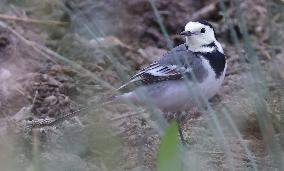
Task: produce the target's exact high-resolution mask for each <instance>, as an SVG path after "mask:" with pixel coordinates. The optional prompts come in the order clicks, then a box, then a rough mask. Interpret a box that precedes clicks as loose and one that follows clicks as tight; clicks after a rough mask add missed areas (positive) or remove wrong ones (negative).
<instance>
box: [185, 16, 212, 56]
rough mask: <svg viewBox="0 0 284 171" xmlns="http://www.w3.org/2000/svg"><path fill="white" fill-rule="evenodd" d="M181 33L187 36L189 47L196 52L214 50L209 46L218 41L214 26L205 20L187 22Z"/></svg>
mask: <svg viewBox="0 0 284 171" xmlns="http://www.w3.org/2000/svg"><path fill="white" fill-rule="evenodd" d="M181 35H182V36H185V39H186V44H187V45H188V47H189V49H190V50H192V51H196V52H198V51H200V52H203V51H204V52H206V51H212V47H209V46H210V44H212V43H214V42H215V41H216V38H215V33H214V28H213V26H212V25H211V24H210V23H209V22H207V21H205V20H198V21H191V22H189V23H187V24H186V26H185V29H184V31H183V32H181Z"/></svg>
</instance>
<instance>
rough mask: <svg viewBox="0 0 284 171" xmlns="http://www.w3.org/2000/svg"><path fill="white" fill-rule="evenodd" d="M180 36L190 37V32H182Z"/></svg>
mask: <svg viewBox="0 0 284 171" xmlns="http://www.w3.org/2000/svg"><path fill="white" fill-rule="evenodd" d="M180 35H182V36H191V35H192V33H191V32H190V31H183V32H181V33H180Z"/></svg>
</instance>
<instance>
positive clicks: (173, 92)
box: [115, 20, 227, 141]
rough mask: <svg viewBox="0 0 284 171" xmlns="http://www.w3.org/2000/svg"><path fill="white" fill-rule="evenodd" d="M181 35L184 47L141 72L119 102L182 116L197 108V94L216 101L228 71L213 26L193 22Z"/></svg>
mask: <svg viewBox="0 0 284 171" xmlns="http://www.w3.org/2000/svg"><path fill="white" fill-rule="evenodd" d="M181 35H182V36H185V39H186V42H185V43H184V44H181V45H179V46H177V47H175V48H173V49H172V50H170V51H169V52H167V53H166V54H164V55H163V56H162V57H161V58H160V59H159V60H157V61H155V62H153V63H152V64H150V65H149V66H147V67H145V68H143V69H142V70H140V71H138V72H137V74H135V75H134V76H133V77H131V79H130V81H129V82H127V83H126V84H124V85H122V86H121V87H120V88H119V89H118V90H119V91H121V92H122V94H120V95H118V96H116V98H115V99H118V100H120V101H128V102H132V103H133V104H136V105H142V106H146V105H149V103H151V105H154V106H156V107H158V108H159V109H161V110H162V111H163V112H179V111H184V110H187V109H190V108H192V107H194V106H195V105H197V104H196V102H195V101H196V100H194V98H193V92H196V91H197V90H198V91H200V92H201V93H202V94H203V96H204V97H205V98H207V99H210V98H211V97H213V96H214V95H215V94H216V93H217V92H218V90H219V88H220V87H221V84H222V82H223V80H224V77H225V72H226V68H227V64H226V58H225V55H224V51H223V48H222V47H221V44H220V43H219V42H218V41H217V40H216V37H215V32H214V28H213V26H212V25H211V24H210V23H209V22H207V21H205V20H198V21H192V22H189V23H187V24H186V26H185V30H184V31H183V32H181ZM142 96H143V97H142ZM179 131H180V136H181V139H182V141H184V139H183V136H182V132H181V130H180V129H179Z"/></svg>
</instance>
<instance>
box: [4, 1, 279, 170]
mask: <svg viewBox="0 0 284 171" xmlns="http://www.w3.org/2000/svg"><path fill="white" fill-rule="evenodd" d="M5 5H6V7H7V8H5V9H1V10H2V11H3V14H5V15H13V16H17V17H19V18H23V17H38V16H39V15H43V14H42V13H43V12H41V13H39V12H38V11H40V9H41V11H44V10H42V9H45V10H47V9H48V10H47V13H48V14H49V15H51V17H50V18H51V19H56V20H60V21H68V22H70V23H71V24H68V25H64V26H49V25H45V24H35V23H33V22H31V23H28V22H27V21H16V20H13V19H1V17H0V83H1V84H0V99H1V101H0V108H1V113H0V127H1V128H0V135H1V137H6V136H7V135H8V134H9V136H10V135H13V136H11V137H13V138H12V140H11V141H12V142H13V143H11V144H12V145H13V146H15V145H16V146H18V148H19V151H17V154H19V155H18V157H17V159H16V160H19V162H18V163H19V168H21V167H22V166H24V167H25V168H28V167H30V165H29V163H30V162H31V161H33V158H32V157H31V156H32V153H34V152H37V153H38V154H39V156H40V158H41V159H43V160H45V161H47V162H46V163H50V164H49V165H48V164H47V165H45V166H44V167H45V169H47V168H49V169H50V168H53V169H55V170H63V168H64V169H66V168H69V169H74V170H100V168H107V169H109V170H135V169H137V170H139V169H141V168H142V169H144V170H155V163H156V160H155V159H156V153H157V147H158V145H159V142H160V137H159V136H158V134H157V133H156V132H155V131H154V130H153V128H152V127H151V126H150V124H149V123H148V122H147V117H146V118H145V117H142V116H141V115H138V114H139V113H140V114H141V113H144V114H145V113H147V112H142V111H143V109H140V108H139V109H135V108H134V107H130V106H127V105H121V104H114V105H107V104H106V105H101V102H102V101H104V100H105V99H108V98H109V97H110V96H111V95H113V93H114V92H115V91H113V90H111V88H110V87H119V86H120V85H121V84H122V83H123V81H126V80H127V79H128V78H129V75H131V73H133V72H134V71H135V70H138V69H141V68H142V67H143V66H145V65H147V64H149V63H150V62H152V61H154V60H155V59H157V58H158V57H160V56H161V55H162V54H164V53H165V52H166V50H167V39H166V38H165V36H164V35H163V33H162V32H161V30H160V27H159V24H158V23H157V20H156V17H155V15H154V13H153V10H152V7H151V5H150V4H149V3H148V1H145V0H133V1H126V0H122V1H115V0H104V1H103V0H101V1H97V2H96V3H93V2H91V1H88V0H84V1H76V0H72V1H65V3H55V2H54V3H53V4H49V3H46V4H45V3H43V4H41V5H40V6H38V8H39V9H33V8H31V7H29V6H21V5H12V4H9V3H6V4H5ZM37 5H38V4H37ZM45 5H46V6H47V7H46V6H45ZM156 5H157V9H158V10H159V12H160V14H161V17H162V19H163V23H164V24H165V28H166V29H167V32H168V34H169V37H170V40H171V41H172V42H173V45H174V46H175V45H178V44H181V43H182V42H183V41H184V40H183V39H182V38H181V37H180V36H179V35H178V34H179V32H181V31H182V30H183V27H184V25H185V24H186V23H187V22H188V21H190V20H195V19H200V18H202V19H206V20H209V21H210V22H212V23H213V25H214V26H215V29H216V35H217V37H218V40H220V42H221V43H222V45H223V46H224V48H225V53H226V56H227V59H228V71H227V74H226V78H225V81H224V83H223V87H222V89H221V91H220V92H219V94H218V95H217V96H216V97H214V98H213V99H211V100H210V104H211V105H212V107H213V109H214V110H215V111H217V112H216V113H218V114H219V113H220V114H219V115H217V118H218V120H219V121H220V124H221V127H222V129H223V130H224V134H225V137H226V139H227V141H228V146H229V151H230V152H231V154H232V159H233V160H234V164H236V165H237V166H235V167H236V168H237V169H239V170H243V169H247V168H249V169H250V168H252V166H251V161H250V160H249V159H248V157H247V156H245V152H244V147H243V146H242V144H241V142H240V141H239V138H238V137H237V135H236V134H235V133H234V131H232V128H230V125H229V124H228V123H227V121H226V119H225V118H226V116H224V114H221V113H222V112H219V111H220V110H222V107H223V106H228V108H229V109H231V110H233V111H234V112H231V113H232V115H231V117H232V118H233V120H234V121H235V123H236V127H237V128H238V129H239V130H240V132H241V134H242V136H243V139H244V141H245V142H246V143H247V144H248V147H249V149H250V150H251V151H252V153H253V155H254V159H255V161H256V164H257V165H258V167H259V169H260V170H269V169H271V167H272V165H271V163H270V161H269V159H268V157H267V156H268V151H267V149H266V143H265V141H264V140H263V137H262V135H261V132H260V128H259V126H258V124H257V121H256V116H255V115H256V113H255V110H254V108H253V107H252V103H251V102H250V101H249V100H250V97H247V96H248V95H247V92H246V90H245V86H246V85H245V83H244V82H245V81H246V79H250V76H249V74H248V71H249V70H250V64H249V62H248V60H246V58H247V54H246V53H245V52H244V50H240V49H237V48H236V45H235V44H234V43H233V40H232V39H231V37H230V31H229V28H228V26H227V25H226V24H225V21H224V19H223V17H222V14H221V7H220V4H219V3H217V2H216V1H214V0H206V1H198V2H197V1H189V0H180V1H179V2H175V1H171V0H157V1H156ZM225 5H226V8H227V9H228V13H229V16H230V17H231V18H232V24H233V28H234V29H235V31H236V33H237V36H238V38H240V39H241V40H242V35H241V33H240V29H241V28H240V27H239V23H238V19H237V14H236V8H235V4H233V2H232V1H225ZM275 6H277V4H275ZM275 6H274V7H275ZM46 8H47V9H46ZM275 8H276V7H275ZM241 10H242V11H243V15H244V17H245V21H246V22H247V23H248V25H247V29H248V31H249V33H250V36H251V39H252V42H253V46H254V47H255V49H256V50H257V53H258V56H259V59H260V63H261V66H262V67H263V68H264V70H265V71H267V72H265V73H264V75H265V76H266V77H267V79H268V80H269V81H268V82H269V83H270V84H269V85H270V87H269V93H270V94H272V95H273V94H277V90H278V89H277V88H276V86H275V85H274V84H273V83H274V82H273V79H272V78H271V75H270V71H271V70H272V69H273V67H274V66H275V65H274V63H278V64H279V67H283V66H282V65H283V60H282V58H281V55H283V53H284V52H283V51H282V49H281V47H280V48H279V47H278V48H276V56H277V58H276V61H274V60H272V58H271V56H270V54H271V52H270V51H269V44H268V42H269V30H268V29H267V28H266V24H265V23H267V18H266V17H267V13H268V11H267V9H266V8H265V1H264V0H257V1H253V0H244V1H241ZM275 10H276V9H275ZM44 12H45V11H44ZM277 12H278V11H276V12H275V13H277ZM279 15H282V14H279ZM46 18H47V19H50V18H48V17H46ZM279 18H280V17H279V16H278V18H277V15H276V14H275V17H274V18H273V22H274V23H275V29H277V28H278V27H280V26H279V25H277V23H278V22H280V19H279ZM44 19H45V18H44V17H43V20H44ZM93 23H95V24H93ZM3 24H4V25H3ZM85 24H86V27H87V26H88V27H89V28H90V29H91V30H93V33H92V34H90V32H88V29H86V27H85ZM6 25H7V26H6ZM113 26H115V27H113ZM96 34H97V35H96ZM94 37H96V38H97V39H95V38H94ZM98 37H99V38H98ZM280 39H282V38H280ZM282 40H283V39H282ZM278 41H279V42H281V40H278ZM241 49H243V46H242V44H241ZM53 52H54V53H53ZM55 52H56V53H57V54H56V53H55ZM58 54H60V55H62V56H64V57H67V58H62V56H60V55H58ZM112 60H115V62H113V61H112ZM277 60H278V61H277ZM118 63H121V65H119V64H118ZM281 64H282V65H281ZM117 67H118V68H119V69H118V68H117ZM118 71H121V73H123V74H118V73H119V72H118ZM282 76H283V75H282ZM272 97H274V96H272ZM271 101H272V102H274V103H272V104H271V106H272V108H271V110H272V113H276V114H279V113H280V114H281V111H279V110H280V108H281V102H279V101H277V99H274V98H272V100H271ZM88 104H96V105H98V107H96V106H95V110H91V109H90V110H87V111H83V112H81V113H82V114H80V115H79V116H76V117H73V115H72V117H69V116H68V117H65V116H66V115H65V114H66V113H70V112H73V111H75V110H77V109H79V108H81V107H82V106H84V105H88ZM236 111H237V112H236ZM137 113H138V114H137ZM186 113H187V115H186V117H185V118H184V120H183V123H182V127H183V131H184V134H185V139H186V142H187V148H189V149H190V152H192V155H194V157H195V158H194V157H193V158H194V159H195V160H196V159H200V160H198V161H196V163H195V164H196V165H198V166H199V167H200V170H208V169H210V170H228V169H229V168H230V167H229V166H228V165H227V163H228V162H227V159H226V157H225V156H226V155H225V154H224V151H223V150H222V144H220V143H219V141H218V140H217V139H218V137H216V134H214V132H212V131H210V129H211V127H210V123H212V121H211V119H210V116H208V115H207V113H206V112H205V113H200V112H196V111H187V112H186ZM84 114H85V115H84ZM169 115H171V114H169ZM148 117H150V116H148ZM275 118H277V117H275ZM211 125H212V124H211ZM31 128H37V129H35V130H36V131H32V129H31ZM105 134H106V135H105ZM14 135H15V136H14ZM15 137H16V138H15ZM35 137H36V138H35ZM14 139H16V140H18V141H17V142H19V141H22V142H25V143H24V145H23V144H22V145H19V144H18V143H16V142H15V141H14ZM35 139H36V140H35ZM35 142H37V143H35ZM29 144H33V145H29ZM34 144H37V145H35V146H36V149H35V147H34ZM93 144H95V145H93ZM5 147H6V146H4V145H2V143H1V144H0V150H3V151H5V150H7V149H5ZM106 149H107V150H106ZM112 153H113V154H112ZM110 154H111V155H110ZM114 156H115V159H114ZM116 156H119V157H116ZM1 158H3V156H1ZM1 158H0V160H1ZM4 158H5V157H4ZM3 161H5V160H2V161H1V162H0V164H2V163H5V162H3ZM104 162H105V164H104ZM53 164H54V165H53ZM193 164H194V161H193ZM7 165H8V164H7ZM5 166H6V164H5ZM7 168H9V167H8V166H7ZM15 170H16V169H15ZM47 170H48V169H47Z"/></svg>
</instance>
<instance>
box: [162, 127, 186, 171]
mask: <svg viewBox="0 0 284 171" xmlns="http://www.w3.org/2000/svg"><path fill="white" fill-rule="evenodd" d="M179 144H180V142H179V138H178V127H177V123H176V122H172V123H171V124H170V125H169V127H168V128H167V129H166V131H165V134H164V136H163V137H162V140H161V144H160V146H159V149H158V157H157V171H173V170H174V171H181V170H182V162H181V158H180V153H179Z"/></svg>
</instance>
